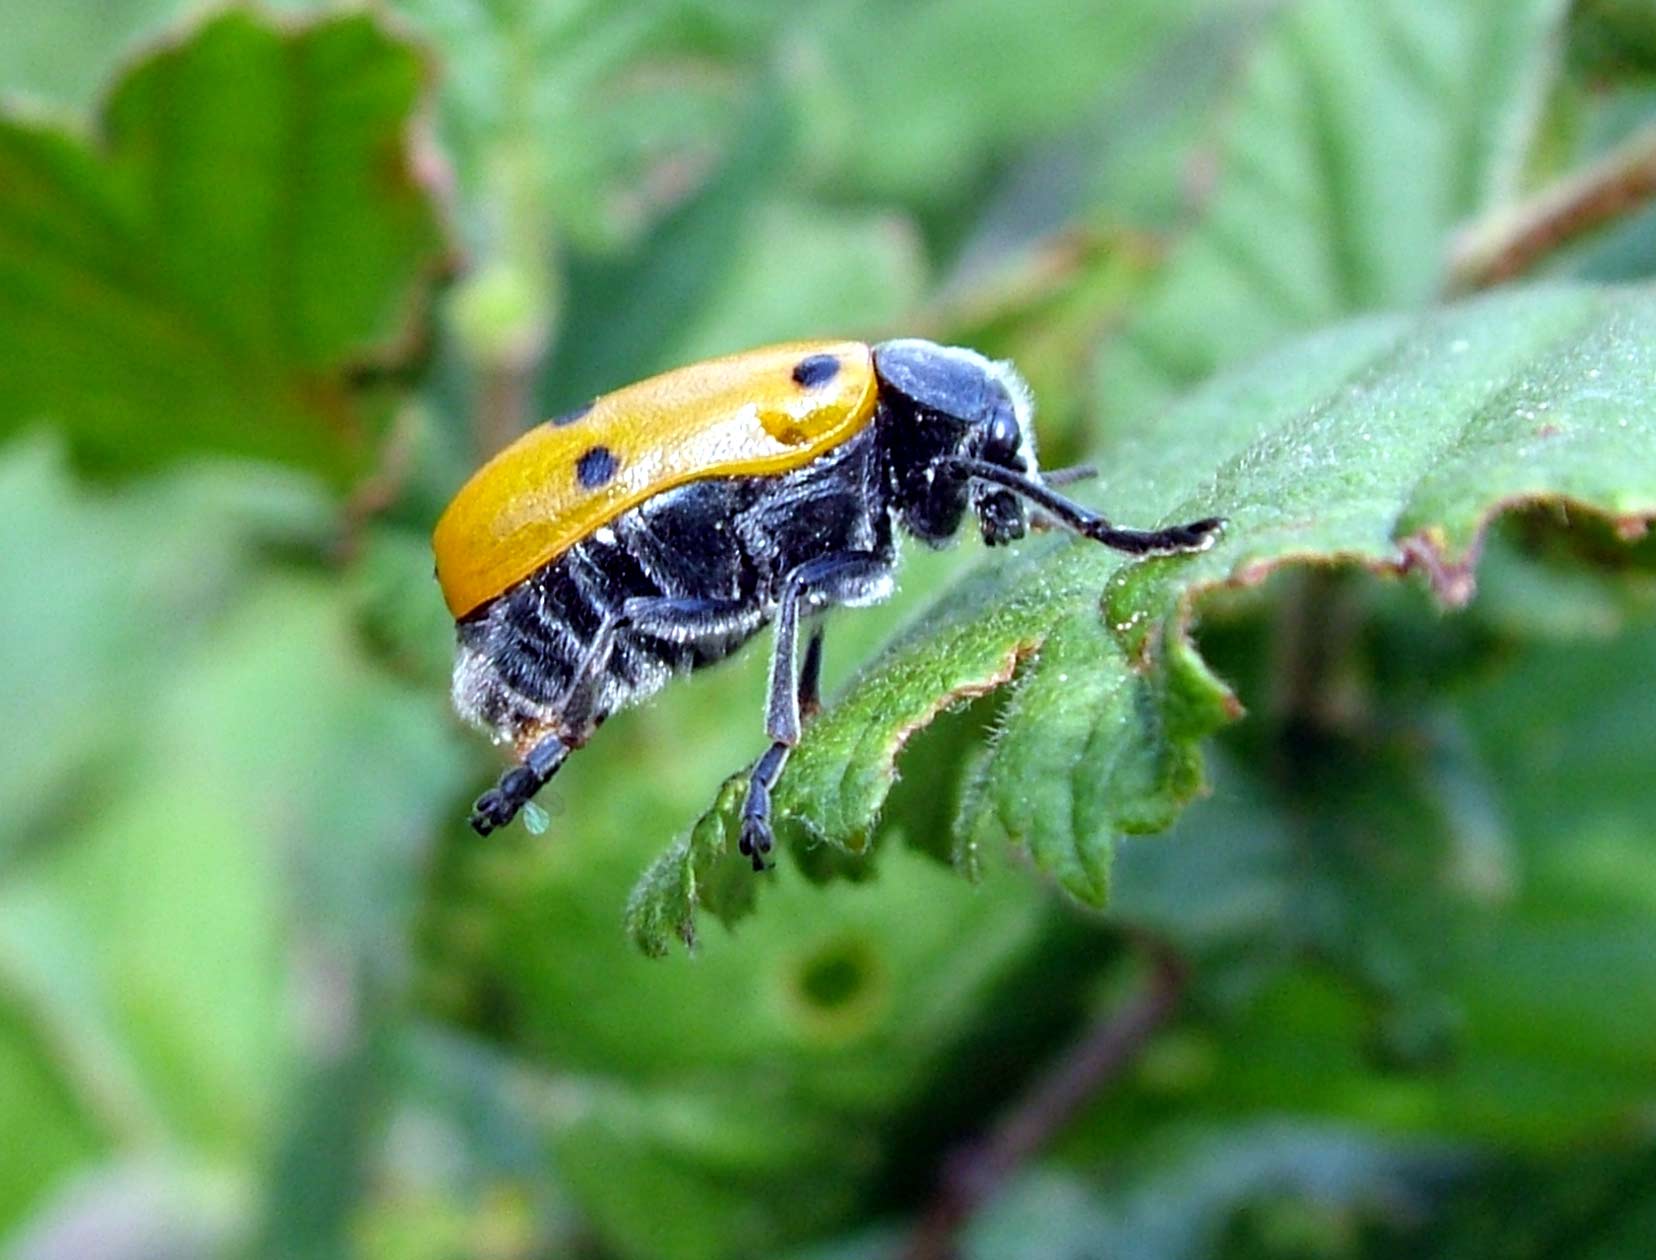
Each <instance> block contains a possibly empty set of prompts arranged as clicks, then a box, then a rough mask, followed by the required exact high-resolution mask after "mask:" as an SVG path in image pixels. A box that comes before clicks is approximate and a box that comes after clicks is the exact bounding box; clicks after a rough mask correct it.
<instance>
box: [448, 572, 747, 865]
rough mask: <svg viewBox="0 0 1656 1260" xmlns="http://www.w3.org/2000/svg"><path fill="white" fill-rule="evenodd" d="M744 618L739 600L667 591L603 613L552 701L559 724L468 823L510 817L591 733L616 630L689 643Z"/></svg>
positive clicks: (487, 825) (483, 829)
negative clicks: (680, 596) (675, 594)
mask: <svg viewBox="0 0 1656 1260" xmlns="http://www.w3.org/2000/svg"><path fill="white" fill-rule="evenodd" d="M744 619H746V620H752V619H753V615H752V614H751V612H750V610H749V608H748V606H747V605H745V604H744V603H742V602H741V601H740V600H727V599H675V598H672V597H670V596H641V597H639V598H636V599H629V600H628V601H627V602H626V603H625V604H623V605H622V606H621V607H620V609H618V610H616V611H613V612H611V613H609V614H608V615H606V616H605V618H604V620H603V621H602V622H600V623H599V626H598V629H597V632H596V633H594V634H593V636H592V640H591V642H590V643H588V644H587V647H586V651H585V652H583V653H582V654H581V659H580V661H579V662H578V663H577V664H576V666H575V673H574V675H573V676H572V677H571V678H570V680H569V685H568V687H566V688H565V690H564V694H563V697H562V699H560V700H559V701H558V703H557V704H556V705H555V706H554V708H555V709H556V711H557V713H558V716H559V724H558V729H557V730H554V731H550V732H548V733H547V734H546V735H544V736H542V737H541V739H540V740H538V741H537V742H536V743H535V744H534V745H533V746H532V747H531V748H530V749H529V751H528V753H526V754H525V755H524V758H523V761H522V763H521V764H519V765H516V766H513V767H512V768H511V769H510V770H507V771H506V772H505V773H504V774H502V775H501V776H500V780H499V782H497V783H496V784H495V786H494V787H492V788H490V789H489V790H488V791H487V792H485V793H483V795H482V796H480V797H478V798H477V803H476V804H475V805H474V806H473V807H472V815H471V825H472V829H473V830H474V831H476V832H477V834H478V835H480V836H486V835H488V834H489V833H490V832H491V831H493V830H495V828H497V827H504V826H505V825H506V824H507V823H509V822H511V821H512V819H513V818H514V817H516V816H517V812H518V811H519V810H520V809H522V808H523V806H524V805H525V804H526V803H528V801H529V799H530V798H531V797H532V796H534V795H535V793H536V792H538V791H540V790H541V789H542V788H543V787H545V786H546V784H547V781H548V780H549V779H551V777H552V776H553V775H555V774H556V773H557V772H558V770H559V769H560V768H561V767H562V766H563V763H564V762H565V761H567V760H568V759H569V754H570V753H572V752H574V751H575V749H577V748H579V747H581V746H582V745H583V744H585V743H586V742H587V740H589V739H590V738H592V732H593V731H594V730H596V729H597V726H598V722H599V720H600V718H599V715H598V713H597V711H596V705H597V700H598V693H599V685H600V684H601V683H602V681H603V677H604V671H605V669H606V668H608V666H609V662H610V656H611V655H612V654H613V653H614V651H615V640H616V636H617V635H618V634H620V632H621V631H622V630H625V629H628V628H632V629H636V630H642V631H645V632H647V633H649V634H652V635H656V636H657V637H659V638H663V639H671V640H673V641H675V642H681V643H689V642H694V641H695V640H697V639H706V638H713V637H716V636H718V635H721V634H726V633H729V632H730V631H731V630H733V629H735V628H738V627H739V626H740V625H741V624H742V623H743V621H744Z"/></svg>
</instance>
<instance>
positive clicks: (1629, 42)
mask: <svg viewBox="0 0 1656 1260" xmlns="http://www.w3.org/2000/svg"><path fill="white" fill-rule="evenodd" d="M1570 55H1571V59H1572V60H1573V61H1574V62H1575V63H1576V65H1577V66H1578V67H1579V68H1580V69H1582V70H1584V71H1585V72H1587V73H1588V74H1591V75H1595V76H1615V75H1649V74H1650V73H1652V72H1653V71H1656V5H1652V4H1651V3H1650V0H1576V3H1575V5H1574V11H1573V12H1572V13H1571V20H1570Z"/></svg>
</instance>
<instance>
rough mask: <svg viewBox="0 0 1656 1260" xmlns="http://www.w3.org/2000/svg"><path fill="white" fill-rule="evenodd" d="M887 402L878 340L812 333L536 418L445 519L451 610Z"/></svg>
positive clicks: (442, 555)
mask: <svg viewBox="0 0 1656 1260" xmlns="http://www.w3.org/2000/svg"><path fill="white" fill-rule="evenodd" d="M830 360H831V361H830ZM802 365H803V366H802ZM874 402H875V381H874V361H873V355H872V353H871V351H870V350H869V347H868V346H866V345H864V344H863V343H861V342H855V341H799V342H791V343H788V344H785V345H779V346H767V347H766V348H764V349H762V350H749V351H746V352H744V353H742V354H733V355H730V356H728V357H726V358H722V359H709V360H708V361H706V362H704V363H695V364H692V365H690V366H689V367H683V368H679V369H677V370H675V371H672V372H666V373H663V374H662V375H660V376H655V377H651V378H650V379H649V380H647V381H640V382H639V383H638V384H636V385H629V386H627V387H626V388H625V389H618V390H616V391H615V392H614V393H612V394H605V395H604V396H603V397H602V398H600V399H598V400H597V401H596V402H594V403H593V404H592V406H590V407H588V408H586V409H585V410H582V411H577V412H573V413H571V414H570V415H568V416H563V417H560V418H559V419H557V420H552V421H548V422H547V423H546V424H542V425H540V426H538V427H537V428H534V429H531V430H530V431H529V432H527V433H525V434H524V435H523V436H522V437H521V438H519V439H518V440H517V441H516V442H514V443H512V445H510V446H508V447H507V448H506V449H505V450H503V451H501V452H500V453H499V454H498V455H496V456H495V457H494V458H493V459H491V460H490V461H489V462H488V463H487V464H485V465H484V466H483V467H482V468H480V469H478V471H477V472H476V473H475V474H474V475H473V477H472V479H471V480H470V481H468V482H467V483H466V484H465V485H464V486H462V487H461V489H460V493H459V494H457V495H455V497H454V501H453V502H452V503H450V504H449V506H448V508H447V510H446V511H445V512H444V513H443V515H442V518H441V519H440V520H439V521H438V522H437V529H436V532H435V533H434V534H433V535H432V546H433V548H434V549H435V551H436V553H437V580H438V582H439V583H440V584H441V586H442V588H443V598H444V600H445V601H446V602H447V603H448V607H449V611H450V612H451V613H453V614H454V615H455V616H456V617H463V616H465V615H466V614H467V613H469V612H472V611H473V610H474V609H476V608H477V607H479V606H480V605H482V604H485V603H487V602H488V601H489V600H491V599H493V598H494V597H495V596H497V595H499V594H501V593H502V592H503V591H505V590H506V589H507V588H508V587H511V586H513V585H515V584H516V583H518V582H520V581H522V580H523V579H524V578H526V577H528V576H529V575H530V574H531V573H533V572H535V570H537V569H539V568H540V567H541V566H542V565H544V564H547V563H548V562H550V561H552V560H555V559H556V558H557V557H558V556H560V555H562V554H563V552H564V551H566V550H568V548H570V547H571V546H573V545H574V544H575V543H577V542H579V541H580V540H581V539H583V538H585V537H586V536H587V535H589V534H591V533H592V532H593V531H594V530H595V529H598V528H599V527H600V526H602V525H604V524H606V523H607V522H609V521H612V520H614V519H615V518H616V517H617V516H619V515H621V513H623V512H625V511H626V510H627V509H628V508H631V507H636V506H637V505H638V504H640V503H642V502H643V501H644V500H646V499H648V498H651V497H652V496H654V495H657V494H660V493H661V492H662V491H664V490H670V489H672V488H673V487H674V486H679V485H683V484H684V483H685V482H689V481H699V480H702V479H704V478H707V477H728V476H771V475H775V474H777V473H784V472H788V471H790V470H792V469H795V468H799V467H801V466H802V465H804V464H807V463H809V462H810V461H811V460H813V459H815V458H816V457H817V456H819V455H821V454H823V453H824V452H825V451H829V450H831V449H833V448H834V447H835V446H838V445H839V444H840V443H841V442H843V441H845V440H846V439H847V438H849V437H851V436H852V435H853V434H855V433H856V432H858V431H859V430H860V429H862V428H863V427H864V426H865V425H866V424H867V423H868V421H869V418H870V417H871V416H872V415H873V414H874Z"/></svg>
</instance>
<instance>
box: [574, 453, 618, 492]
mask: <svg viewBox="0 0 1656 1260" xmlns="http://www.w3.org/2000/svg"><path fill="white" fill-rule="evenodd" d="M615 467H616V461H615V456H614V455H613V454H612V453H611V452H610V448H609V447H607V446H594V447H593V448H592V449H591V450H589V451H588V452H587V453H586V454H584V455H582V456H581V458H580V459H578V460H576V461H575V476H576V477H577V478H579V479H580V482H581V484H582V485H583V486H585V487H586V488H587V489H588V490H596V489H597V488H598V487H599V486H601V485H603V484H604V483H605V482H606V481H608V480H609V479H610V478H611V477H613V476H615Z"/></svg>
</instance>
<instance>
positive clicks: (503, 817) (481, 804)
mask: <svg viewBox="0 0 1656 1260" xmlns="http://www.w3.org/2000/svg"><path fill="white" fill-rule="evenodd" d="M517 812H518V806H516V805H514V804H513V803H512V802H511V801H510V800H509V799H508V798H507V796H506V794H505V793H504V792H502V791H501V790H500V789H499V788H490V789H489V790H488V791H487V792H485V793H483V795H482V796H480V797H478V798H477V802H476V804H474V805H473V806H472V812H471V819H470V822H471V827H472V830H473V831H475V832H476V833H477V834H478V835H480V836H486V835H488V834H489V833H490V832H491V831H494V830H496V829H497V828H499V827H504V826H505V825H506V824H507V823H509V822H511V821H512V819H513V818H515V817H516V816H517Z"/></svg>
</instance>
